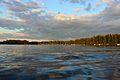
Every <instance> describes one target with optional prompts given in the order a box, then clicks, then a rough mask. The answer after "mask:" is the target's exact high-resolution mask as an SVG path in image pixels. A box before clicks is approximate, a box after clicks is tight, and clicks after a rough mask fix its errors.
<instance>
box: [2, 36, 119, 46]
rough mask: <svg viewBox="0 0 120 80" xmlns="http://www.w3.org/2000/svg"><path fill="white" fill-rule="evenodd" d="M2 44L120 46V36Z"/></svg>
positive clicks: (6, 42) (18, 41)
mask: <svg viewBox="0 0 120 80" xmlns="http://www.w3.org/2000/svg"><path fill="white" fill-rule="evenodd" d="M0 44H7V45H42V44H44V45H47V44H49V45H53V44H59V45H82V46H120V34H107V35H97V36H94V37H89V38H80V39H75V40H67V41H65V40H52V41H40V42H38V41H27V40H6V41H2V42H0Z"/></svg>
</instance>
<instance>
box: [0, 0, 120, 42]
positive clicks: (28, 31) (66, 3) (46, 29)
mask: <svg viewBox="0 0 120 80" xmlns="http://www.w3.org/2000/svg"><path fill="white" fill-rule="evenodd" d="M109 33H120V0H0V40H6V39H27V40H68V39H76V38H80V37H88V36H94V35H98V34H109Z"/></svg>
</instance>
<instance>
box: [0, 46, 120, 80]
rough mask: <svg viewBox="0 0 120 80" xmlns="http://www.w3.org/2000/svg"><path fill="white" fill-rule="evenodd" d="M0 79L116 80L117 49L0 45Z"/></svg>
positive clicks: (118, 72) (119, 51) (119, 49)
mask: <svg viewBox="0 0 120 80" xmlns="http://www.w3.org/2000/svg"><path fill="white" fill-rule="evenodd" d="M0 80H120V47H110V46H109V47H103V46H102V47H91V46H80V45H0Z"/></svg>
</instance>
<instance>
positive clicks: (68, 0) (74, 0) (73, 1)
mask: <svg viewBox="0 0 120 80" xmlns="http://www.w3.org/2000/svg"><path fill="white" fill-rule="evenodd" d="M63 2H70V3H72V4H78V3H80V4H86V2H87V1H85V0H63Z"/></svg>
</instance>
